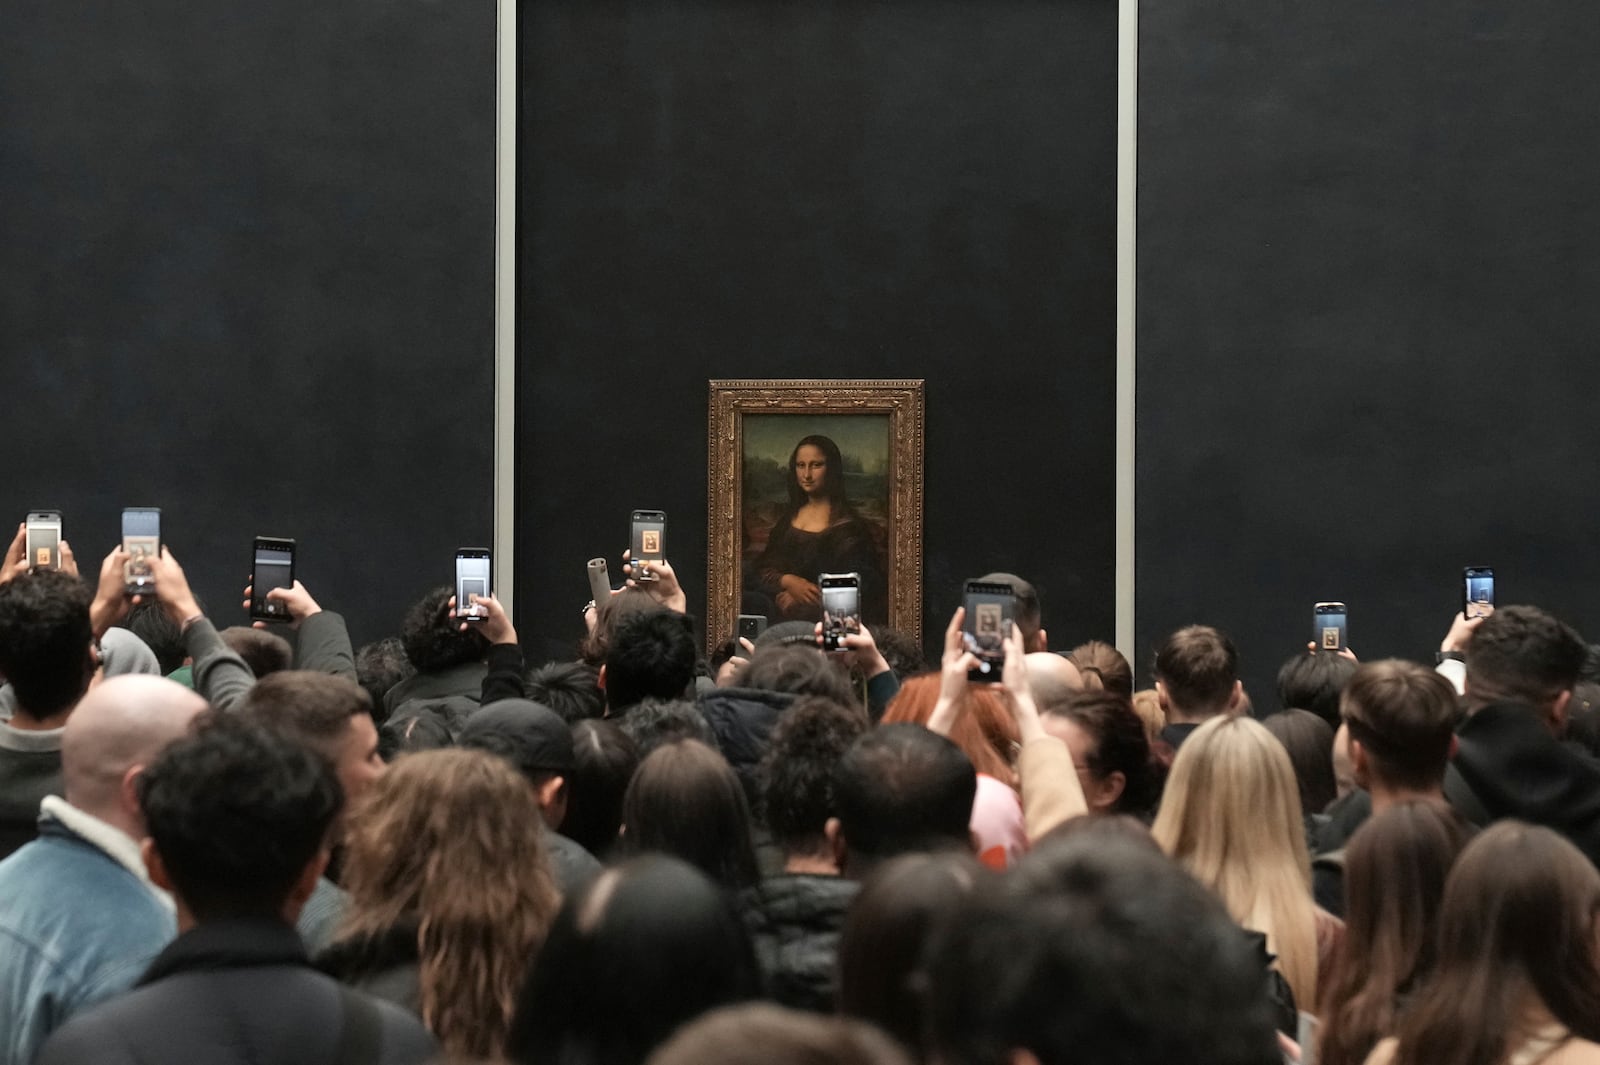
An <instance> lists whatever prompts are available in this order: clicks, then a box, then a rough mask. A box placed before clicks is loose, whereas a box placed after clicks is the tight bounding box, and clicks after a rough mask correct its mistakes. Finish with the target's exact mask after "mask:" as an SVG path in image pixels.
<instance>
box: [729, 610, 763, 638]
mask: <svg viewBox="0 0 1600 1065" xmlns="http://www.w3.org/2000/svg"><path fill="white" fill-rule="evenodd" d="M766 631H767V618H766V615H765V614H740V615H739V624H738V626H737V631H736V632H735V635H737V636H738V637H739V638H740V639H741V640H749V641H750V642H751V643H755V642H756V641H757V640H759V639H761V634H762V633H763V632H766Z"/></svg>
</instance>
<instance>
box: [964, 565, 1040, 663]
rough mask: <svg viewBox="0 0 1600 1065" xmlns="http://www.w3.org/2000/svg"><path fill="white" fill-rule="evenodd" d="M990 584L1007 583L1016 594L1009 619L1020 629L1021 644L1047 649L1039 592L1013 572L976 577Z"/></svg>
mask: <svg viewBox="0 0 1600 1065" xmlns="http://www.w3.org/2000/svg"><path fill="white" fill-rule="evenodd" d="M978 579H979V580H980V581H985V582H987V583H991V584H1009V585H1010V586H1011V591H1012V592H1013V593H1014V594H1015V595H1016V601H1015V604H1014V605H1013V607H1012V610H1011V620H1012V621H1014V622H1016V626H1017V628H1019V629H1021V630H1022V645H1023V647H1024V648H1025V649H1026V650H1028V651H1048V650H1049V649H1050V634H1049V633H1047V632H1046V631H1045V629H1044V609H1043V607H1041V606H1040V604H1039V592H1038V590H1037V589H1035V588H1034V586H1033V585H1031V584H1029V583H1028V582H1027V581H1025V580H1023V579H1022V578H1021V577H1019V576H1017V575H1016V574H1015V573H989V574H986V575H984V576H982V577H979V578H978Z"/></svg>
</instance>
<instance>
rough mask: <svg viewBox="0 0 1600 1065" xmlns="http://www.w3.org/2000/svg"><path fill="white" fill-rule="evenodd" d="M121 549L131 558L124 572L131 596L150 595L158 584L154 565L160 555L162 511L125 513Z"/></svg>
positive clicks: (132, 509) (140, 509)
mask: <svg viewBox="0 0 1600 1065" xmlns="http://www.w3.org/2000/svg"><path fill="white" fill-rule="evenodd" d="M122 549H123V550H124V551H126V552H127V553H128V556H129V557H128V561H127V564H126V565H125V566H124V567H123V571H122V576H123V584H124V586H125V587H126V588H127V591H128V594H129V595H138V594H140V593H142V592H147V591H150V589H151V585H152V584H154V583H155V575H154V571H153V570H152V569H151V568H150V567H151V562H152V561H153V560H154V559H155V558H156V557H157V556H158V555H160V554H161V510H160V508H159V507H129V508H128V509H127V510H124V511H123V512H122Z"/></svg>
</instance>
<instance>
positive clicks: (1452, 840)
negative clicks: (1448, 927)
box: [1316, 799, 1469, 1065]
mask: <svg viewBox="0 0 1600 1065" xmlns="http://www.w3.org/2000/svg"><path fill="white" fill-rule="evenodd" d="M1468 831H1469V830H1468V828H1467V825H1466V823H1465V822H1464V821H1462V820H1461V818H1460V817H1459V816H1458V815H1457V814H1456V813H1454V812H1453V811H1452V810H1451V809H1450V808H1449V807H1448V806H1446V805H1445V804H1444V803H1443V802H1440V801H1437V800H1430V799H1420V800H1417V799H1414V800H1410V801H1407V802H1402V803H1399V804H1398V805H1395V806H1391V807H1390V808H1389V809H1387V810H1384V811H1382V812H1380V813H1377V814H1374V815H1373V816H1372V818H1371V820H1369V821H1367V823H1366V824H1364V825H1362V826H1361V827H1360V828H1359V829H1357V830H1356V833H1355V835H1354V836H1352V837H1351V838H1350V843H1349V845H1348V846H1347V847H1346V848H1345V851H1344V889H1345V914H1344V937H1343V938H1342V939H1341V940H1340V941H1339V946H1338V948H1337V951H1336V953H1335V955H1334V962H1333V967H1332V972H1331V974H1330V976H1329V979H1328V986H1327V987H1326V988H1324V989H1323V991H1322V1002H1321V1003H1320V1009H1318V1010H1317V1011H1316V1012H1317V1013H1318V1015H1319V1016H1321V1017H1322V1018H1323V1021H1324V1024H1323V1041H1322V1047H1321V1051H1320V1053H1319V1054H1318V1060H1319V1061H1321V1062H1323V1063H1324V1065H1361V1063H1362V1062H1364V1061H1366V1059H1367V1055H1368V1054H1369V1053H1371V1051H1372V1048H1373V1047H1374V1046H1376V1045H1377V1042H1378V1040H1379V1039H1381V1038H1383V1037H1384V1036H1386V1035H1389V1034H1390V1033H1391V1032H1393V1031H1394V1021H1395V1015H1396V1013H1397V1011H1398V1007H1399V1005H1400V1002H1401V1000H1402V999H1403V998H1404V997H1405V996H1407V995H1410V994H1412V993H1414V992H1415V991H1417V990H1418V989H1419V988H1420V987H1421V986H1422V984H1423V983H1424V982H1425V981H1426V980H1427V978H1428V977H1429V976H1430V975H1432V973H1433V966H1434V957H1435V951H1436V943H1437V939H1438V923H1439V922H1438V918H1439V903H1440V901H1441V900H1442V899H1443V898H1444V885H1445V878H1446V877H1447V876H1448V875H1449V873H1450V867H1451V866H1452V865H1453V864H1454V863H1455V860H1456V857H1457V856H1458V855H1459V854H1460V853H1461V849H1462V848H1463V847H1465V846H1466V844H1467V834H1468Z"/></svg>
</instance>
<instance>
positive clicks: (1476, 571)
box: [1461, 566, 1494, 620]
mask: <svg viewBox="0 0 1600 1065" xmlns="http://www.w3.org/2000/svg"><path fill="white" fill-rule="evenodd" d="M1493 613H1494V567H1492V566H1468V567H1466V568H1465V569H1463V570H1462V571H1461V614H1462V616H1463V617H1465V618H1467V619H1468V620H1471V619H1472V618H1486V617H1488V616H1489V615H1490V614H1493Z"/></svg>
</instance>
